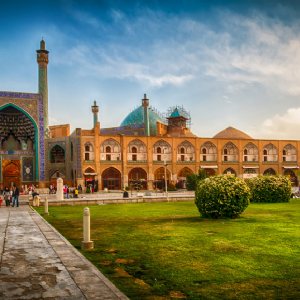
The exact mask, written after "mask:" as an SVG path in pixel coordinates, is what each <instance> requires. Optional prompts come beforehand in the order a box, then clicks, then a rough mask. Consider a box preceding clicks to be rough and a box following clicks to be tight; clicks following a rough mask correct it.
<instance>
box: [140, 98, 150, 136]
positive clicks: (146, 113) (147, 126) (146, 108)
mask: <svg viewBox="0 0 300 300" xmlns="http://www.w3.org/2000/svg"><path fill="white" fill-rule="evenodd" d="M142 106H143V107H144V126H145V136H150V122H149V99H147V95H146V94H144V99H142Z"/></svg>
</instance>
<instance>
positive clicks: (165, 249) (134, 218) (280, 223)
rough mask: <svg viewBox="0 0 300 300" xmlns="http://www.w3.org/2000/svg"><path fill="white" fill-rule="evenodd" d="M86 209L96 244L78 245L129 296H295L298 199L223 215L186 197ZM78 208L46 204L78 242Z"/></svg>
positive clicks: (299, 252)
mask: <svg viewBox="0 0 300 300" xmlns="http://www.w3.org/2000/svg"><path fill="white" fill-rule="evenodd" d="M38 210H39V212H42V211H43V208H39V209H38ZM90 210H91V239H92V240H93V241H94V242H95V249H94V250H91V251H82V253H83V254H84V255H85V256H86V257H87V258H88V259H89V260H90V261H92V262H93V264H94V265H96V266H97V267H98V268H99V269H100V270H101V271H102V273H103V274H105V275H106V276H107V277H108V278H109V279H110V280H111V281H113V282H114V283H115V284H116V286H118V288H119V289H120V290H122V291H123V292H124V293H125V294H126V295H127V296H128V297H129V298H130V299H149V300H153V299H159V300H161V299H178V298H183V299H299V298H300V200H298V199H293V200H291V201H290V202H289V203H276V204H250V206H249V207H248V208H247V209H246V211H245V212H244V213H243V214H242V215H241V217H240V218H237V219H228V220H226V219H225V220H209V219H203V218H200V216H199V213H198V211H197V208H196V206H195V205H194V203H191V202H190V203H180V202H176V203H143V204H122V205H101V206H90ZM82 211H83V207H79V206H73V207H70V206H68V207H49V212H50V215H49V216H46V217H45V218H46V219H47V221H48V222H50V223H51V224H52V225H53V226H54V227H55V228H57V230H58V231H59V232H61V233H62V234H63V235H64V236H65V237H66V238H67V239H68V240H69V241H70V242H71V243H72V244H73V245H74V246H75V247H76V248H78V249H80V245H81V240H82Z"/></svg>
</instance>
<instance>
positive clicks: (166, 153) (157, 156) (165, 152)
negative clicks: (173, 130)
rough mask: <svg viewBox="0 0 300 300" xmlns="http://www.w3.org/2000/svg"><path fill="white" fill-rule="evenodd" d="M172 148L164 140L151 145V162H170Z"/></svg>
mask: <svg viewBox="0 0 300 300" xmlns="http://www.w3.org/2000/svg"><path fill="white" fill-rule="evenodd" d="M171 160H172V148H171V146H170V144H168V143H167V142H166V141H164V140H159V141H158V142H156V143H155V144H154V145H153V161H171Z"/></svg>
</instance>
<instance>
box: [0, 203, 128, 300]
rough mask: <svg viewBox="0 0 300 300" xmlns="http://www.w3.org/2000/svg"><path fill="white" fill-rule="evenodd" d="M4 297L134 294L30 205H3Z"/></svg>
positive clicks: (0, 293) (0, 281) (0, 279)
mask: <svg viewBox="0 0 300 300" xmlns="http://www.w3.org/2000/svg"><path fill="white" fill-rule="evenodd" d="M0 299H14V300H15V299H51V300H54V299H64V300H67V299H70V300H77V299H128V298H127V297H126V296H125V295H124V294H122V293H121V292H120V291H119V290H118V289H117V288H116V287H115V286H114V285H113V284H112V283H111V282H110V281H109V280H108V279H107V278H106V277H104V276H103V274H102V273H100V272H99V271H98V269H96V267H94V266H93V265H92V264H91V263H90V262H89V261H88V260H86V259H85V257H83V256H82V255H81V254H80V253H79V252H78V251H77V250H76V249H75V248H73V247H72V246H71V244H70V243H69V242H68V241H67V240H65V239H64V238H63V237H62V236H61V235H60V234H59V233H58V232H57V231H56V230H55V229H54V228H53V227H52V226H50V225H49V224H48V223H46V222H45V221H44V220H43V219H42V218H41V217H40V216H39V215H38V214H37V213H35V212H34V211H32V210H31V209H30V207H29V206H27V205H22V206H20V207H14V208H13V207H10V208H6V207H3V206H2V207H1V208H0Z"/></svg>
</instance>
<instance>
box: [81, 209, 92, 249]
mask: <svg viewBox="0 0 300 300" xmlns="http://www.w3.org/2000/svg"><path fill="white" fill-rule="evenodd" d="M90 237H91V230H90V209H89V208H88V207H85V208H84V209H83V241H82V242H81V248H82V249H84V250H89V249H93V248H94V242H93V241H91V240H90V239H91V238H90Z"/></svg>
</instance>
